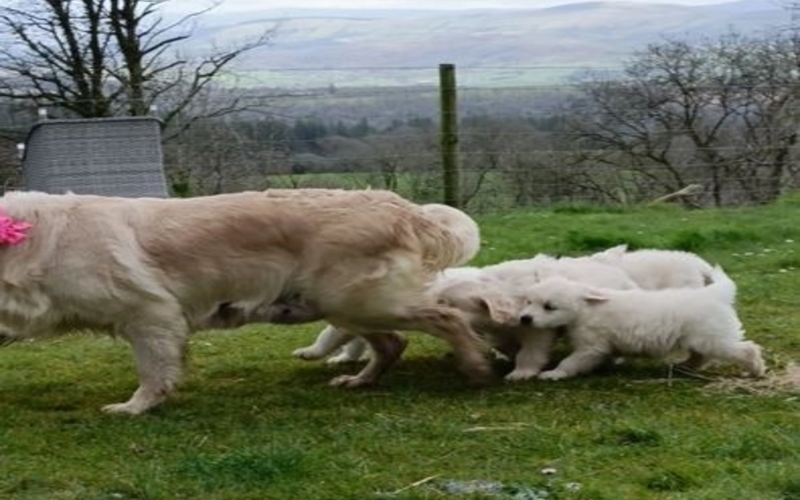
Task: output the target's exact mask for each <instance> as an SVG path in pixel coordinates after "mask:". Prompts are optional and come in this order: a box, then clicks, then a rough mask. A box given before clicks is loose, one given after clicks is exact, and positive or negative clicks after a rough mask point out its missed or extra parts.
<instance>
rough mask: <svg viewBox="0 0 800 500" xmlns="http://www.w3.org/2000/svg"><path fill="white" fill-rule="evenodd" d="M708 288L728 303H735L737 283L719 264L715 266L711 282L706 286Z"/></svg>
mask: <svg viewBox="0 0 800 500" xmlns="http://www.w3.org/2000/svg"><path fill="white" fill-rule="evenodd" d="M706 290H708V291H709V292H711V293H713V294H714V295H715V296H716V297H717V298H718V299H719V300H721V301H723V302H725V303H726V304H731V305H733V303H734V302H735V301H736V283H734V282H733V280H732V279H730V278H729V277H728V275H727V274H725V271H723V270H722V268H721V267H720V266H719V265H716V266H714V270H713V271H712V272H711V284H710V285H709V286H707V287H706Z"/></svg>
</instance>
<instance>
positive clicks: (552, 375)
mask: <svg viewBox="0 0 800 500" xmlns="http://www.w3.org/2000/svg"><path fill="white" fill-rule="evenodd" d="M539 378H540V379H541V380H564V379H565V378H569V373H567V372H565V371H564V370H559V369H555V370H548V371H546V372H542V373H540V374H539Z"/></svg>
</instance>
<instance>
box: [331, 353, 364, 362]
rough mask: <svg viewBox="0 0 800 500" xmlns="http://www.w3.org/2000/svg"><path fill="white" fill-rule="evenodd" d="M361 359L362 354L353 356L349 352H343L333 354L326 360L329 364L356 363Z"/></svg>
mask: <svg viewBox="0 0 800 500" xmlns="http://www.w3.org/2000/svg"><path fill="white" fill-rule="evenodd" d="M359 359H361V357H360V356H359V357H353V356H350V355H349V354H346V353H341V354H337V355H335V356H331V357H330V358H328V359H327V360H325V362H326V363H328V364H329V365H341V364H344V363H355V362H356V361H358V360H359Z"/></svg>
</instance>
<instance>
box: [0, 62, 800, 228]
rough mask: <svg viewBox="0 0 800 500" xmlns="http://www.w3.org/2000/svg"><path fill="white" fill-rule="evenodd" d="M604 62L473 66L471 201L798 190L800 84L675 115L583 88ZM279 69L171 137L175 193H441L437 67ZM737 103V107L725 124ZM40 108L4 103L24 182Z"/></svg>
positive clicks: (464, 121)
mask: <svg viewBox="0 0 800 500" xmlns="http://www.w3.org/2000/svg"><path fill="white" fill-rule="evenodd" d="M592 71H594V72H596V71H603V72H604V73H605V74H607V75H613V74H615V73H618V71H617V68H599V69H598V68H583V67H538V68H458V87H457V92H458V95H457V99H458V108H457V110H458V118H459V121H458V149H457V151H458V164H459V167H460V173H461V182H460V184H461V191H462V193H461V194H462V198H463V201H464V203H465V206H466V208H467V209H468V210H470V211H474V212H492V211H503V210H509V209H513V208H517V207H526V206H544V205H552V204H557V203H569V204H574V203H580V204H617V205H620V204H621V205H624V204H636V203H648V202H652V201H656V200H673V201H675V202H678V203H680V204H682V205H684V206H687V207H704V206H712V205H738V204H747V203H765V202H769V201H772V200H774V199H775V198H777V197H778V196H780V195H781V194H782V193H784V192H786V191H787V190H792V189H796V188H797V186H798V180H800V178H799V177H798V175H800V169H799V168H798V167H799V166H800V164H798V146H797V133H798V117H799V116H800V114H799V113H798V105H799V104H798V101H799V100H800V99H798V96H800V92H798V90H797V88H796V86H791V85H785V86H783V87H778V88H777V90H775V92H777V93H778V94H780V96H783V97H785V102H784V103H783V104H782V107H781V109H780V110H779V111H780V112H775V111H774V110H773V111H772V115H770V116H767V114H766V112H767V108H768V106H769V105H770V103H772V102H774V101H772V100H770V99H772V98H773V96H771V95H765V94H763V93H762V94H763V95H761V96H759V95H755V94H754V92H753V90H752V89H747V90H748V91H749V92H750V94H752V95H751V97H750V98H751V101H749V102H747V103H739V104H737V105H736V106H738V108H724V107H723V106H722V104H721V103H720V102H719V101H715V99H714V97H713V93H714V89H713V88H712V87H708V88H702V89H696V92H697V94H696V95H697V96H701V97H703V99H704V103H705V104H704V106H705V108H703V109H700V110H696V111H697V112H698V113H699V116H700V117H699V118H698V119H697V120H695V121H693V122H683V123H682V122H681V121H680V120H677V119H673V120H672V121H669V122H668V121H665V120H666V119H665V117H670V116H671V117H672V118H675V117H676V116H679V115H680V112H681V111H683V110H681V109H675V106H678V105H677V104H673V105H672V106H673V108H672V109H662V110H661V112H662V113H663V114H662V115H658V114H655V111H654V110H652V109H650V110H647V109H643V110H637V109H635V108H636V106H637V101H636V100H635V99H632V100H631V101H630V102H629V104H628V105H625V104H623V105H622V106H618V107H617V108H615V110H609V109H605V110H603V109H602V107H601V106H599V104H600V103H598V102H594V103H592V102H590V101H587V98H588V97H589V95H588V94H587V93H586V92H585V88H584V87H583V86H582V85H583V84H580V83H575V82H577V81H578V80H580V77H581V75H585V74H587V73H588V72H592ZM271 72H272V73H273V74H280V75H281V77H280V78H278V79H276V81H279V82H281V85H280V86H275V87H269V86H261V87H258V88H242V89H238V90H237V91H236V93H237V97H239V98H241V100H242V102H243V103H245V104H246V106H245V107H246V108H247V109H246V110H244V111H241V112H239V113H237V114H232V115H226V116H224V117H219V118H216V119H213V120H205V121H199V122H197V123H195V124H194V125H193V126H192V127H191V128H189V129H188V130H186V131H185V132H184V133H181V134H180V135H178V136H177V137H174V138H170V139H169V140H167V141H166V142H165V143H164V154H165V165H166V170H167V175H168V178H169V181H170V187H171V189H172V192H173V194H174V195H176V196H187V195H200V194H211V193H217V192H227V191H239V190H244V189H264V188H275V187H327V188H367V187H370V188H386V189H392V190H395V191H398V192H400V193H401V194H403V195H405V196H408V197H410V198H412V199H415V200H418V201H441V199H442V193H443V189H444V186H443V182H444V181H443V177H442V156H441V148H440V141H439V139H440V137H439V134H440V116H441V109H440V102H439V99H440V94H439V93H440V88H439V86H438V82H437V81H436V78H437V72H436V68H358V67H352V68H344V69H341V68H339V69H331V68H319V69H315V70H308V69H306V70H302V71H301V70H280V69H278V70H271ZM262 83H263V82H262ZM728 90H730V89H728ZM758 99H761V100H762V101H763V102H759V101H758ZM593 106H594V107H593ZM758 106H760V107H758ZM597 110H600V111H603V113H605V114H603V115H600V114H598V112H597ZM613 112H617V113H619V115H620V116H619V117H618V118H620V117H621V119H620V120H619V121H617V122H614V121H613V120H612V118H613ZM723 112H725V113H729V115H726V116H725V117H724V118H725V119H724V120H723V119H722V117H721V113H723ZM155 113H156V114H158V111H156V112H155ZM648 113H649V114H648ZM36 119H37V118H36V116H35V113H34V112H31V110H30V109H28V110H27V111H26V110H23V109H12V108H8V109H6V110H5V112H4V113H3V117H2V121H3V123H2V127H3V130H4V131H5V133H4V137H5V139H6V140H5V141H4V142H3V147H2V152H0V162H2V164H3V165H4V166H5V167H4V172H5V174H4V175H5V178H6V179H7V180H6V183H5V184H6V185H7V186H9V187H15V182H16V179H17V178H18V177H15V175H14V172H13V170H14V167H15V166H18V164H19V162H18V160H17V157H16V154H17V153H16V143H17V142H20V141H21V140H23V139H24V136H25V134H26V133H27V131H28V130H29V129H30V127H31V125H32V124H33V123H35V121H36Z"/></svg>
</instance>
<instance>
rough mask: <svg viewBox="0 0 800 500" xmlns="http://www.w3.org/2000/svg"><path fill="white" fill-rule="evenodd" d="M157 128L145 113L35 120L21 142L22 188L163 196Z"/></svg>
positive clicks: (164, 185) (166, 192)
mask: <svg viewBox="0 0 800 500" xmlns="http://www.w3.org/2000/svg"><path fill="white" fill-rule="evenodd" d="M161 126H162V124H161V121H160V120H158V119H157V118H154V117H148V116H140V117H121V118H89V119H77V120H45V121H41V122H39V123H36V124H35V125H34V126H33V127H32V128H31V131H30V133H29V134H28V137H27V140H26V141H25V149H24V156H23V158H22V178H23V183H24V188H25V189H27V190H31V191H44V192H47V193H64V192H66V191H72V192H74V193H76V194H97V195H105V196H128V197H138V196H151V197H159V198H166V197H168V196H169V190H168V188H167V181H166V176H165V175H164V159H163V153H162V151H161Z"/></svg>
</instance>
